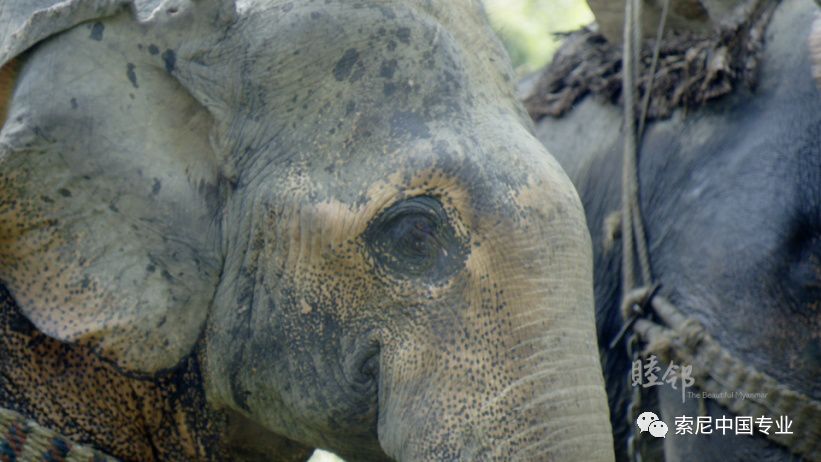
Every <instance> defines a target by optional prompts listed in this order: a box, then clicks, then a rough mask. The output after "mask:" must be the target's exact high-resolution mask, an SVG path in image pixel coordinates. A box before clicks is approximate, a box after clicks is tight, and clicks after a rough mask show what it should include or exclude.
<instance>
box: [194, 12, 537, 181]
mask: <svg viewBox="0 0 821 462" xmlns="http://www.w3.org/2000/svg"><path fill="white" fill-rule="evenodd" d="M453 8H454V11H457V12H464V13H465V14H464V15H463V16H464V17H463V18H461V19H460V20H459V21H455V20H453V18H452V17H451V16H452V14H447V15H446V14H443V13H442V11H438V10H435V9H433V8H427V9H423V8H421V7H419V5H407V4H399V3H394V2H378V3H376V2H371V3H369V2H358V3H351V2H330V3H327V4H323V5H317V4H314V3H310V2H305V3H300V4H293V5H291V4H276V5H265V6H263V5H258V4H253V5H246V6H245V7H244V8H243V9H241V11H242V12H243V13H242V14H241V17H242V18H243V19H241V20H240V21H238V23H237V24H236V25H235V27H234V28H233V29H232V31H231V32H230V33H229V38H227V39H226V44H223V45H220V46H218V47H216V48H215V49H214V50H211V51H209V52H208V53H206V56H204V57H202V58H201V59H202V60H203V61H205V62H206V63H207V64H208V66H204V67H202V71H201V72H203V73H202V74H201V75H200V74H198V73H197V72H200V71H199V70H198V69H199V68H196V67H192V81H191V82H190V83H189V84H188V86H189V87H193V88H194V91H195V92H196V91H197V87H198V86H201V85H202V84H203V82H205V81H208V80H209V79H210V80H213V75H214V74H213V72H212V71H213V69H214V68H215V67H220V66H222V67H226V68H227V67H230V68H231V70H230V71H229V73H230V72H234V73H235V74H236V76H235V77H236V78H232V79H229V81H227V82H225V87H226V88H224V89H220V90H219V91H220V92H222V97H223V98H224V99H225V100H226V106H228V107H230V110H229V111H227V112H225V113H223V114H221V117H219V118H221V119H222V120H221V124H220V125H219V127H220V128H221V129H222V130H224V131H222V132H221V133H219V134H218V136H217V137H216V139H218V140H222V141H223V142H224V143H225V144H227V145H229V146H225V149H223V151H225V152H231V153H233V155H232V159H233V160H234V162H235V163H236V164H237V170H238V171H243V170H247V166H248V165H249V164H253V163H256V162H261V163H263V164H269V163H272V162H275V163H277V164H278V165H279V166H281V165H282V164H284V163H294V162H300V161H302V162H308V161H316V160H317V159H323V158H337V159H338V158H340V157H344V156H345V155H349V154H352V153H364V152H368V154H367V155H369V156H373V154H378V153H385V152H389V151H393V150H396V149H397V148H399V147H401V146H403V145H405V144H407V143H408V142H409V141H413V140H418V139H432V138H436V137H437V130H438V129H439V126H447V127H448V128H449V129H451V130H453V131H454V132H456V133H458V134H459V135H460V136H467V132H468V131H469V130H470V127H471V126H472V125H474V119H475V118H476V117H480V116H487V115H490V114H494V115H495V114H497V113H506V114H512V115H514V116H515V117H516V118H517V120H516V122H517V123H518V124H519V125H524V124H527V122H526V121H525V118H524V116H523V113H522V112H521V110H520V108H519V106H518V105H517V104H516V101H515V99H514V97H513V95H512V93H511V92H510V88H509V85H507V83H506V82H507V81H508V80H509V79H510V67H509V63H508V60H507V58H506V57H505V56H504V51H503V49H502V48H501V46H500V45H499V43H498V42H497V41H496V40H495V39H494V38H493V37H492V35H490V34H489V33H488V34H487V35H488V36H485V34H479V33H478V32H474V33H473V34H472V35H471V34H468V33H466V32H465V31H464V30H463V29H465V28H466V27H468V26H472V27H473V28H474V29H477V31H481V32H489V30H486V28H487V24H486V23H485V22H484V20H483V19H482V18H481V17H480V16H478V15H475V14H474V15H471V14H468V13H469V12H472V11H473V9H475V8H476V7H475V5H472V4H470V3H469V2H456V3H455V4H454V6H453ZM434 13H435V14H436V15H437V16H434ZM474 36H475V40H474ZM198 59H200V58H198ZM206 71H207V73H206ZM220 75H222V74H220ZM209 91H210V87H209ZM209 97H213V95H209ZM437 123H439V125H437ZM369 149H370V150H369Z"/></svg>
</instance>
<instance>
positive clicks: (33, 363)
mask: <svg viewBox="0 0 821 462" xmlns="http://www.w3.org/2000/svg"><path fill="white" fill-rule="evenodd" d="M0 358H3V360H2V361H0V410H2V414H0V438H2V439H0V456H3V455H6V452H8V453H9V454H12V455H15V456H19V455H20V454H18V451H31V450H38V451H39V453H43V451H52V450H53V451H57V452H55V453H54V454H61V452H60V451H64V450H65V451H68V452H69V453H70V454H74V453H75V452H77V453H78V454H89V453H90V454H92V455H93V454H97V455H99V456H100V457H102V456H104V454H103V452H105V453H107V454H110V455H111V456H114V457H118V458H121V459H124V460H141V461H157V460H219V459H221V458H222V455H223V454H222V452H223V451H222V450H221V448H219V447H216V446H217V444H218V442H219V441H220V440H221V438H219V437H217V436H218V435H217V432H219V431H223V430H224V427H225V426H224V425H222V424H221V422H224V420H225V419H224V418H223V419H220V418H219V415H218V414H217V413H216V412H214V411H212V410H210V408H209V407H208V406H207V404H206V402H205V398H204V392H203V391H202V386H201V383H202V380H201V378H200V373H199V365H198V364H199V363H198V360H197V358H196V355H191V356H190V357H188V358H187V359H185V360H183V362H182V363H181V364H180V365H179V366H178V367H177V368H175V369H174V370H172V371H168V372H164V373H163V374H162V375H158V376H156V377H135V376H133V374H129V373H128V372H125V371H122V370H121V369H119V368H117V367H116V366H115V365H113V364H111V363H109V362H107V361H105V360H103V359H101V358H99V357H98V356H96V355H95V354H94V353H93V352H91V351H90V349H89V348H86V347H84V346H82V345H73V344H66V343H62V342H58V341H56V340H54V339H52V338H50V337H48V336H46V335H44V334H43V333H41V332H39V331H38V330H37V328H36V327H35V326H34V325H32V324H31V323H30V322H29V321H28V319H26V318H25V317H24V316H23V315H22V314H21V313H20V311H19V310H18V307H17V305H16V303H15V302H14V299H13V298H12V297H11V295H10V294H9V293H8V291H7V290H6V288H5V286H3V285H2V284H0ZM35 422H36V424H35ZM206 422H208V424H206ZM46 429H48V430H46ZM21 432H22V433H21ZM21 434H22V435H29V437H31V436H32V435H34V436H35V437H34V439H30V440H29V439H26V438H23V439H22V440H21V439H20V435H21ZM37 435H39V436H37ZM49 436H52V438H48V437H49ZM26 441H28V443H26ZM47 442H51V443H53V444H51V443H49V444H46V443H47ZM73 442H77V443H80V444H82V445H83V446H76V445H75V444H74V443H73ZM91 447H93V448H96V449H97V450H99V451H103V452H96V451H92V450H90V449H89V448H91ZM3 451H6V452H3ZM22 454H26V453H25V452H22ZM111 456H106V457H109V459H105V458H102V459H99V458H98V459H82V458H80V459H77V460H113V459H111ZM0 459H2V457H0ZM11 460H15V459H14V458H11ZM17 460H39V459H38V458H36V457H33V458H29V457H22V458H21V457H17ZM44 460H45V459H44ZM49 460H62V459H61V458H53V459H49ZM71 460H75V459H71Z"/></svg>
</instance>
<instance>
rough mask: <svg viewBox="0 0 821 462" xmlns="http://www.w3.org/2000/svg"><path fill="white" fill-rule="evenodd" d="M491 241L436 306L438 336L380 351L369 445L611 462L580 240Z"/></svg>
mask: <svg viewBox="0 0 821 462" xmlns="http://www.w3.org/2000/svg"><path fill="white" fill-rule="evenodd" d="M558 215H560V213H557V216H558ZM570 215H571V214H570V213H568V214H566V215H565V217H566V216H570ZM572 215H575V214H572ZM559 221H561V220H559ZM554 224H555V223H554ZM538 227H539V226H538V224H536V225H535V226H534V225H531V227H530V229H531V230H532V228H538ZM502 234H503V235H506V236H507V239H500V240H499V241H498V242H495V243H494V244H495V245H494V246H492V247H493V249H494V250H493V251H492V252H490V251H489V252H487V253H483V251H482V250H474V252H473V253H472V255H471V257H470V259H469V261H468V262H467V268H468V270H469V275H468V277H467V278H466V279H465V280H463V281H462V282H461V283H462V284H463V288H462V289H461V290H459V291H457V292H461V294H460V296H459V298H458V299H453V300H441V301H440V302H439V305H440V308H439V309H438V310H437V312H438V313H439V315H440V316H441V318H439V319H436V320H434V321H433V322H431V326H446V327H445V328H440V329H439V330H436V329H431V330H428V329H427V328H426V327H427V326H422V327H421V328H418V327H417V328H418V329H419V331H421V332H425V333H426V334H425V336H424V338H420V336H415V335H414V334H413V331H414V330H415V329H413V328H411V329H409V333H408V334H407V335H408V338H407V339H402V340H400V341H395V342H390V344H391V345H393V346H394V347H393V348H390V349H388V350H385V349H383V351H382V352H381V354H380V382H379V423H378V431H379V440H380V444H381V445H382V448H383V449H384V450H385V452H386V453H387V454H388V455H390V456H391V457H393V458H395V459H396V460H400V461H422V460H425V461H433V460H449V461H451V460H460V461H467V460H470V461H547V460H585V461H605V460H612V459H613V442H612V436H611V428H610V424H609V419H608V410H607V403H606V396H605V392H604V383H603V379H602V376H601V369H600V366H599V358H598V349H597V345H596V336H595V330H594V327H593V309H592V303H593V302H592V290H591V282H590V274H589V273H588V271H590V263H589V255H588V254H587V253H586V252H584V251H583V250H580V249H585V246H586V245H587V243H589V240H588V237H587V236H579V235H578V234H577V235H571V236H570V237H568V238H565V239H559V241H558V242H553V244H554V245H553V247H552V248H551V249H546V248H545V246H544V245H539V242H538V241H539V237H540V236H542V235H543V233H540V232H537V233H535V234H530V233H529V232H515V231H514V230H510V232H503V233H502ZM552 234H553V235H556V234H557V233H552ZM502 241H504V242H502ZM479 249H484V246H482V247H480V248H479ZM460 299H461V300H465V302H463V303H461V304H460V303H459V301H458V300H460ZM415 327H416V326H415Z"/></svg>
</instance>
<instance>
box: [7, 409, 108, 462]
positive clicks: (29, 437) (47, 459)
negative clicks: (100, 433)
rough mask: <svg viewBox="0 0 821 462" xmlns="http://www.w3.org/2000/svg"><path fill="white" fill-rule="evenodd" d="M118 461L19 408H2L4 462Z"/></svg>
mask: <svg viewBox="0 0 821 462" xmlns="http://www.w3.org/2000/svg"><path fill="white" fill-rule="evenodd" d="M63 461H65V462H117V459H115V458H113V457H110V456H107V455H105V454H103V453H101V452H98V451H95V450H93V449H91V448H89V447H86V446H82V445H79V444H75V443H74V442H73V441H71V440H69V439H68V438H65V437H63V436H62V435H60V434H59V433H57V432H54V431H51V430H49V429H47V428H45V427H42V426H40V425H38V424H37V423H36V422H34V421H33V420H31V419H27V418H25V417H23V416H22V415H20V414H18V413H17V412H14V411H11V410H8V409H3V408H0V462H63Z"/></svg>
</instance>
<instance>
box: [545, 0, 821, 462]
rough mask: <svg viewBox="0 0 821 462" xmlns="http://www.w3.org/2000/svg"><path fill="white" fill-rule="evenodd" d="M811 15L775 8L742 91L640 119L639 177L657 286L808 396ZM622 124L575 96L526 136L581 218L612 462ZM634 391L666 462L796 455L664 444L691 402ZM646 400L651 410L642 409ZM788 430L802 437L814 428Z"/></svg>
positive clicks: (745, 357)
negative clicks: (563, 111) (559, 169)
mask: <svg viewBox="0 0 821 462" xmlns="http://www.w3.org/2000/svg"><path fill="white" fill-rule="evenodd" d="M816 12H817V5H816V4H815V3H814V2H811V1H807V0H791V1H784V2H781V5H780V6H779V7H778V8H777V9H776V11H775V14H774V16H773V18H772V20H771V23H770V25H769V27H768V29H767V32H766V37H765V42H764V43H765V45H764V49H763V51H762V55H761V59H760V70H759V74H758V84H757V85H756V87H755V88H754V89H750V88H745V87H743V85H742V86H741V87H740V88H738V89H736V90H735V91H734V92H733V93H732V94H730V95H727V96H725V97H723V98H721V99H719V100H716V101H713V102H710V103H708V104H706V105H705V106H703V107H698V108H688V109H679V110H678V111H676V112H675V113H674V114H673V116H672V117H671V118H670V119H669V120H657V121H653V122H650V123H648V125H647V130H646V133H645V135H644V139H643V144H642V147H641V154H640V160H639V171H638V174H639V183H640V188H639V189H640V204H641V210H642V213H643V215H644V221H645V226H646V232H647V239H648V241H649V251H650V256H651V263H652V269H653V273H654V276H655V280H656V282H658V283H660V284H661V293H662V294H663V295H665V296H666V297H668V298H669V299H671V301H673V302H674V303H676V304H677V305H678V306H679V307H680V308H681V309H682V310H683V311H684V313H685V314H686V315H688V316H691V317H693V318H695V319H697V320H699V321H701V322H702V323H703V324H704V325H705V326H706V327H707V330H708V331H709V332H710V333H711V334H712V336H713V337H715V338H716V339H717V340H718V342H719V343H720V344H721V345H722V346H723V347H724V348H725V349H727V350H728V351H729V352H731V353H732V354H733V355H734V356H735V357H736V358H738V359H739V360H740V361H742V363H744V364H746V365H749V366H752V367H754V368H756V369H758V370H760V371H764V372H765V373H767V374H769V375H770V376H772V377H773V378H775V379H776V380H777V381H779V382H780V383H781V384H782V385H783V386H785V387H787V388H789V389H792V390H795V391H797V392H800V393H802V394H804V395H805V396H808V397H810V398H811V399H814V400H816V402H817V400H819V399H821V381H819V377H821V310H820V309H819V308H821V307H820V306H819V300H821V291H819V288H820V287H821V92H819V89H818V88H817V86H816V83H815V82H814V81H813V76H812V72H811V60H810V56H811V55H810V53H809V51H808V46H807V39H808V37H809V34H810V28H811V27H810V26H811V23H812V21H813V17H814V14H816ZM621 126H622V109H621V108H619V107H616V106H615V105H610V104H607V103H602V102H601V101H598V100H596V99H595V98H593V97H588V98H586V99H584V100H582V101H581V102H579V103H577V105H576V106H575V107H574V108H573V109H572V110H571V111H570V112H569V113H568V114H567V115H565V116H564V117H562V118H558V119H554V118H547V119H543V120H542V121H541V122H540V123H539V124H538V125H537V134H538V136H539V138H540V139H541V140H542V141H543V142H544V143H545V145H546V146H547V147H548V149H549V151H550V152H551V153H552V154H553V155H555V156H557V158H558V159H559V161H560V163H562V165H563V167H564V168H565V169H566V171H568V174H569V175H570V177H571V178H572V179H573V181H574V183H575V184H576V186H577V188H578V190H579V192H580V195H581V197H582V201H583V204H584V207H585V210H586V214H587V218H588V225H589V226H590V230H591V234H592V237H593V243H594V255H595V270H594V271H595V281H596V282H595V294H596V318H597V327H598V334H599V345H600V347H601V348H602V350H601V355H602V356H601V359H602V364H603V368H604V372H605V377H606V381H607V388H608V396H609V403H610V408H611V423H612V424H613V426H614V431H615V433H614V434H615V439H616V449H617V458H618V459H619V460H627V455H626V454H627V452H626V450H627V438H628V436H629V435H630V434H631V433H632V432H633V431H634V430H635V429H636V428H635V426H634V424H633V423H632V422H630V420H631V416H630V415H628V404H629V403H630V401H631V399H632V391H633V389H632V387H631V380H630V374H631V361H630V358H629V357H628V356H627V353H626V350H625V348H624V343H623V342H621V343H620V344H619V345H618V346H617V347H616V348H615V349H612V350H611V349H608V348H607V345H609V344H610V343H611V342H612V341H613V340H614V338H615V336H616V334H617V332H618V331H619V330H620V328H621V326H622V317H621V316H622V315H621V313H620V310H619V303H620V299H621V288H620V274H621V270H620V265H621V248H620V244H619V237H618V236H617V234H618V233H617V231H618V226H614V225H613V223H614V222H613V221H612V220H609V219H610V218H611V217H613V216H614V215H613V214H614V213H618V212H619V211H620V210H621V186H620V183H621V163H622V146H623V138H622V130H621ZM662 366H663V365H662ZM663 371H664V367H662V372H663ZM690 391H691V392H699V390H698V389H695V390H693V389H691V390H690ZM726 391H727V392H739V391H740V390H726ZM746 391H747V392H752V393H755V392H757V391H760V390H754V389H753V390H746ZM656 393H657V394H656ZM643 394H644V400H643V405H644V406H645V407H643V408H641V409H640V410H639V412H641V411H649V410H653V411H656V412H657V413H659V411H660V413H659V416H660V418H661V419H662V420H663V421H665V422H666V423H667V425H668V426H669V428H670V432H669V434H668V435H667V437H666V438H665V440H664V452H665V456H666V460H671V461H688V460H705V461H719V460H721V461H731V460H732V461H736V460H737V461H749V460H768V461H769V460H773V461H774V460H794V459H795V458H796V456H793V455H791V454H790V453H789V451H788V450H786V449H785V448H783V447H781V446H779V445H776V444H773V443H771V442H769V441H768V440H767V439H765V438H764V437H763V436H762V435H760V434H758V435H757V436H755V437H750V436H736V435H735V434H728V435H727V436H721V435H718V434H713V435H676V434H675V426H674V419H675V417H678V416H690V417H694V416H698V415H700V413H699V401H700V398H693V397H690V398H689V399H687V400H686V403H685V404H682V402H681V391H680V390H673V389H672V388H671V387H670V386H669V384H665V385H664V386H661V387H658V388H649V389H646V390H644V393H643ZM656 398H657V399H658V407H652V408H651V407H650V406H655V404H656V402H655V399H656ZM739 399H740V398H739ZM764 399H766V398H764ZM703 404H706V406H707V407H706V409H707V411H708V413H709V415H710V416H712V417H713V418H720V417H722V415H727V416H730V417H732V413H731V412H729V411H728V410H727V409H725V408H722V407H721V406H719V405H718V404H717V403H716V402H715V401H713V400H709V399H705V400H704V401H703ZM754 417H759V416H754ZM771 417H773V419H774V420H776V419H777V418H778V417H779V416H771ZM791 417H796V416H791ZM794 425H800V426H804V427H806V428H815V429H817V428H819V426H821V422H817V421H815V422H814V421H802V422H795V424H794ZM647 438H649V437H647V436H646V434H645V435H644V436H643V439H644V440H645V441H646V440H647ZM651 439H652V438H651ZM813 457H815V458H818V457H819V455H818V454H814V455H810V459H811V460H812V459H813Z"/></svg>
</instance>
